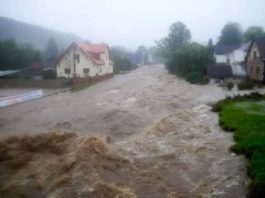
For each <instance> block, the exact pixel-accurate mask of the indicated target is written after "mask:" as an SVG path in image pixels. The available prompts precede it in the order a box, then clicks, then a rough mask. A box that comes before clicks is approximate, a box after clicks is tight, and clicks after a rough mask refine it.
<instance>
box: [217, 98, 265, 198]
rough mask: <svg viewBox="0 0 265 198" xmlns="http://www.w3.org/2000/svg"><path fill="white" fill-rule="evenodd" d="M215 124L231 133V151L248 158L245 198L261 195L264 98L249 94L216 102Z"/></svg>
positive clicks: (264, 169) (263, 181)
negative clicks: (247, 180) (247, 192)
mask: <svg viewBox="0 0 265 198" xmlns="http://www.w3.org/2000/svg"><path fill="white" fill-rule="evenodd" d="M214 110H217V111H219V115H220V120H219V125H220V126H221V127H222V128H223V129H224V130H227V131H233V132H234V140H235V141H236V144H235V145H233V146H232V147H231V150H232V151H233V152H236V153H239V154H244V155H245V156H246V158H247V159H248V166H247V173H248V175H249V177H250V178H251V183H250V185H249V194H248V197H264V196H265V125H264V123H265V95H261V94H259V93H251V94H249V95H244V96H240V95H238V96H235V97H233V98H231V97H228V98H227V99H224V100H221V101H219V102H218V103H217V104H216V105H215V106H214Z"/></svg>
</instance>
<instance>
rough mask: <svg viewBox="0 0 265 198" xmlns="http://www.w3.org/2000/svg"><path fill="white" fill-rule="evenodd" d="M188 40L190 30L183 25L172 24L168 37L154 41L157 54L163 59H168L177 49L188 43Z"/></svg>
mask: <svg viewBox="0 0 265 198" xmlns="http://www.w3.org/2000/svg"><path fill="white" fill-rule="evenodd" d="M190 39H191V33H190V30H189V29H187V27H186V25H185V24H184V23H182V22H177V23H173V24H172V25H171V26H170V28H169V34H168V36H167V37H165V38H162V39H160V40H159V41H156V45H157V49H158V54H160V56H162V57H163V58H164V59H169V58H170V57H171V56H172V54H173V53H174V51H175V50H176V49H177V48H179V47H181V46H182V45H183V44H185V43H188V42H189V41H190Z"/></svg>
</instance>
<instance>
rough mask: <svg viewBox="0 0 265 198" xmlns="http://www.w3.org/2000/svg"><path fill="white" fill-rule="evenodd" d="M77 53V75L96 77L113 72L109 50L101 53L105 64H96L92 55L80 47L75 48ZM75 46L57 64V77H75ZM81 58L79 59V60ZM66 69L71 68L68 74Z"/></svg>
mask: <svg viewBox="0 0 265 198" xmlns="http://www.w3.org/2000/svg"><path fill="white" fill-rule="evenodd" d="M75 55H76V56H79V58H77V59H76V61H75V68H76V71H75V74H76V77H80V78H84V77H94V76H97V75H105V74H111V73H113V66H112V65H110V61H109V55H108V52H106V53H102V54H100V58H101V59H102V60H103V61H104V63H105V64H104V65H96V64H94V62H93V61H92V60H91V59H90V57H89V56H88V55H87V54H86V53H85V52H84V51H82V50H81V49H80V48H77V49H75ZM73 57H74V48H71V49H70V50H69V51H68V52H67V53H66V54H65V55H64V56H63V58H62V59H61V60H60V61H59V63H58V64H57V65H56V72H57V77H65V78H73V77H74V59H73ZM78 59H79V60H78ZM65 69H70V74H67V73H66V71H65Z"/></svg>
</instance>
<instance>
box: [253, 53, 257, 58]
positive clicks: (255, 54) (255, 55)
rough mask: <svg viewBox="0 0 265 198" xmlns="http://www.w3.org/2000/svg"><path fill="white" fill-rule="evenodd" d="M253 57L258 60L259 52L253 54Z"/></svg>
mask: <svg viewBox="0 0 265 198" xmlns="http://www.w3.org/2000/svg"><path fill="white" fill-rule="evenodd" d="M253 57H254V59H257V52H256V51H254V52H253Z"/></svg>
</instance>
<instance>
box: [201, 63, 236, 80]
mask: <svg viewBox="0 0 265 198" xmlns="http://www.w3.org/2000/svg"><path fill="white" fill-rule="evenodd" d="M206 71H207V75H208V76H209V77H210V78H217V79H224V78H229V77H232V76H233V71H232V68H231V66H230V65H227V64H225V63H217V64H213V65H208V66H207V67H206Z"/></svg>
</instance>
